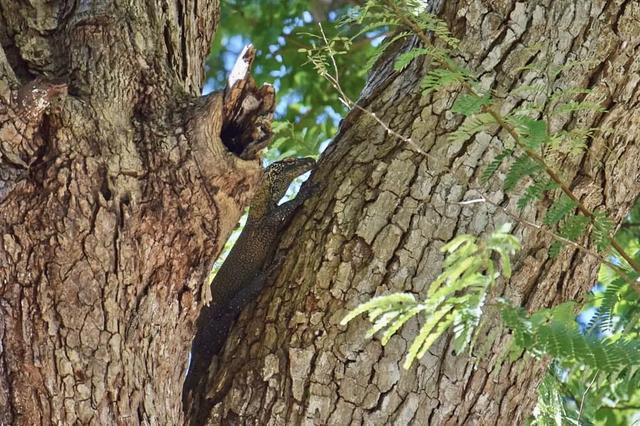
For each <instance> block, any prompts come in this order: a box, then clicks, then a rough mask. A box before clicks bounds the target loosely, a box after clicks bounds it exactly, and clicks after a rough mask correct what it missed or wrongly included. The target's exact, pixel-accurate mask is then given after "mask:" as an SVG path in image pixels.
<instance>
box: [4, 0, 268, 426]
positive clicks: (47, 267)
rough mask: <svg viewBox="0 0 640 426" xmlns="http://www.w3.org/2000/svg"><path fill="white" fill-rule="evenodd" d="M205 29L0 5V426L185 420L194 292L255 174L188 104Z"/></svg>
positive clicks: (76, 5) (205, 113) (158, 19)
mask: <svg viewBox="0 0 640 426" xmlns="http://www.w3.org/2000/svg"><path fill="white" fill-rule="evenodd" d="M217 22H218V2H217V1H196V0H184V1H166V0H156V1H154V0H147V1H133V0H115V1H105V0H102V1H90V2H89V1H80V2H77V1H58V2H32V1H26V0H25V1H22V0H19V1H15V0H0V424H5V425H6V424H11V425H35V424H100V425H107V424H123V425H124V424H126V425H133V424H160V425H168V424H180V423H181V422H182V416H183V414H182V407H181V398H180V393H181V389H182V380H183V378H184V373H185V368H186V360H187V357H188V352H189V347H190V341H191V337H192V336H193V322H194V320H195V318H196V315H197V313H198V310H199V306H200V300H201V297H200V293H201V289H202V283H203V282H204V281H205V278H206V277H207V274H208V271H209V266H210V263H211V261H212V260H213V259H214V257H215V256H216V255H217V254H218V252H219V251H220V249H221V247H222V246H223V245H224V241H225V240H226V238H227V237H228V234H229V233H230V231H231V230H232V228H233V226H234V225H235V223H236V222H237V220H238V218H239V215H240V213H241V211H242V210H243V208H244V206H245V205H246V204H247V202H248V200H249V198H250V196H251V193H252V191H253V186H254V184H255V183H256V182H257V180H258V179H259V176H260V173H261V171H260V164H259V162H258V161H256V160H255V159H254V160H251V161H244V160H240V159H238V157H236V156H235V155H232V154H231V153H229V152H228V151H227V150H226V149H225V147H224V146H223V143H222V141H221V140H220V136H219V135H220V131H221V126H222V125H223V118H222V115H223V113H222V96H221V95H220V94H215V95H211V96H209V97H206V98H204V99H199V94H200V90H201V89H200V88H201V84H202V81H203V77H204V74H203V73H204V69H203V62H204V58H205V57H206V55H207V54H208V51H209V43H210V38H211V36H212V33H213V30H214V28H215V26H216V25H217ZM65 82H66V83H65ZM67 92H68V93H67ZM65 93H67V95H66V97H65ZM60 97H62V98H63V99H59V98H60Z"/></svg>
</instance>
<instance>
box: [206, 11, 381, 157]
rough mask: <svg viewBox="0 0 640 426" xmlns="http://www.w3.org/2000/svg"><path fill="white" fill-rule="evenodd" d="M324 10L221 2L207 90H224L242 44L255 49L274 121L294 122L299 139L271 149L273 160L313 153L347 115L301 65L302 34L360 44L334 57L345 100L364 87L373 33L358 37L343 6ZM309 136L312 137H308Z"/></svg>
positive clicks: (327, 87) (258, 73)
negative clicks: (273, 101)
mask: <svg viewBox="0 0 640 426" xmlns="http://www.w3.org/2000/svg"><path fill="white" fill-rule="evenodd" d="M332 4H333V5H335V6H334V9H333V10H327V9H326V7H325V4H324V3H323V2H319V1H318V2H308V1H303V0H285V1H281V0H230V1H225V2H222V3H221V14H222V18H221V20H220V23H221V26H220V28H219V29H218V31H217V33H216V38H215V40H214V42H213V52H214V53H213V54H212V55H211V56H210V57H209V59H208V62H207V70H208V71H207V77H208V79H209V82H208V85H210V86H211V87H212V88H213V89H214V90H220V89H222V88H223V87H224V85H225V82H226V78H227V75H228V73H229V71H230V67H231V65H232V64H233V61H234V60H235V57H236V56H237V55H238V54H239V53H240V50H241V48H242V46H243V45H244V44H247V43H249V42H250V43H252V44H253V45H254V46H255V47H256V48H257V49H258V53H257V55H256V60H255V63H254V67H253V72H252V74H253V76H254V77H255V79H256V81H258V82H259V83H264V82H268V83H272V84H274V85H275V87H276V90H277V96H278V99H279V100H280V103H279V104H278V108H277V111H276V113H277V114H276V118H277V119H278V120H280V121H282V122H288V123H292V125H293V126H294V127H295V130H296V132H300V133H305V132H306V133H307V134H306V135H297V136H296V137H294V138H292V139H289V140H280V141H279V143H278V144H277V145H271V147H272V148H273V149H272V151H274V152H273V153H270V154H269V156H270V157H271V158H276V159H277V158H279V157H282V156H284V155H279V154H280V153H279V152H277V150H281V151H282V152H288V153H295V154H296V155H299V156H301V155H307V153H310V152H313V154H317V152H318V148H319V146H320V143H322V142H323V141H325V140H327V139H329V138H331V137H332V136H333V135H334V134H335V133H336V131H337V124H338V123H337V122H338V117H339V116H343V115H344V114H345V113H346V108H345V107H344V105H343V104H342V103H341V102H340V101H339V96H338V94H336V93H335V91H334V90H331V87H330V85H329V83H328V82H327V81H325V80H323V79H322V78H318V75H317V73H316V71H314V69H313V68H310V67H307V66H305V65H304V64H305V63H306V62H307V56H306V54H305V53H304V52H301V51H300V49H305V48H311V47H312V46H311V45H310V41H309V39H308V36H307V35H306V34H308V33H311V32H315V31H316V30H317V23H318V22H323V28H324V30H325V32H326V35H327V37H328V38H329V39H332V38H340V37H342V38H344V39H348V40H350V41H351V42H355V43H357V45H358V48H357V49H353V50H351V51H350V52H349V56H348V57H346V56H342V55H337V56H336V59H335V60H336V62H337V65H338V66H339V67H340V70H341V75H340V78H341V80H342V84H343V86H344V90H345V91H346V92H347V94H348V95H349V96H352V97H356V96H357V95H358V93H359V92H360V90H361V88H362V87H363V85H364V81H365V77H366V71H367V70H365V69H364V68H363V67H362V64H363V63H365V62H367V60H368V58H369V57H370V56H372V55H374V50H375V49H374V47H373V45H372V43H371V42H372V40H374V39H375V38H376V37H379V36H380V35H381V34H382V33H383V32H384V30H381V31H378V32H377V33H373V32H367V33H362V34H358V31H359V27H356V26H354V25H353V24H350V23H349V21H347V20H345V19H343V18H344V17H346V16H347V15H348V14H349V10H350V8H349V6H348V3H347V2H332ZM310 133H312V134H313V137H311V136H309V134H310Z"/></svg>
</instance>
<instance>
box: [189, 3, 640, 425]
mask: <svg viewBox="0 0 640 426" xmlns="http://www.w3.org/2000/svg"><path fill="white" fill-rule="evenodd" d="M436 3H443V4H444V6H443V7H442V8H441V9H440V10H439V14H440V16H442V17H443V18H444V19H445V20H446V21H447V22H448V23H449V25H450V27H451V28H452V29H453V31H454V32H455V34H456V35H457V36H458V37H460V38H461V39H462V48H461V50H462V51H463V52H465V54H463V55H461V56H460V57H459V58H458V59H459V60H460V61H464V62H466V63H467V64H468V65H469V66H470V68H471V69H474V70H475V71H476V72H477V73H478V74H479V75H480V76H481V80H482V82H483V84H485V85H486V86H487V87H491V88H492V89H494V90H495V91H496V92H497V93H508V92H509V91H510V90H511V89H512V88H514V87H517V86H519V85H521V84H531V83H545V84H551V85H552V87H553V88H556V89H566V88H568V87H575V86H577V87H583V88H590V89H592V90H593V93H592V94H590V95H588V96H589V97H588V98H589V99H593V100H600V101H602V105H603V106H604V107H605V108H607V111H606V112H602V113H599V112H589V113H580V114H573V115H571V116H569V117H559V118H554V120H553V126H554V128H556V129H560V128H565V129H567V130H568V129H572V128H574V127H575V126H580V127H583V128H590V127H599V128H600V129H601V131H599V132H598V133H596V136H594V137H593V138H590V139H588V141H587V142H588V148H587V150H586V151H585V152H584V153H583V154H581V155H579V156H578V157H566V158H564V159H562V160H561V161H560V163H559V164H560V167H561V172H562V174H563V177H564V178H565V181H566V182H568V183H569V184H570V187H571V188H572V190H573V191H575V193H576V194H578V195H579V196H580V198H581V199H582V200H583V202H584V203H585V204H586V205H587V206H588V207H589V208H597V207H604V208H606V209H607V210H608V212H609V213H610V215H611V217H612V218H613V219H614V220H615V222H616V223H619V221H620V220H621V219H622V218H623V216H624V215H625V212H626V211H627V209H628V208H629V207H630V206H631V205H632V203H633V201H634V199H635V198H636V196H637V195H638V192H639V188H640V186H639V185H638V184H637V179H638V173H639V168H640V163H639V162H638V158H639V155H640V152H639V151H640V145H639V144H638V143H637V142H636V140H637V138H638V132H639V129H638V123H639V122H640V109H639V108H638V107H637V106H638V102H640V89H639V88H638V82H639V81H640V78H639V77H638V75H640V74H639V73H640V62H638V61H637V57H638V54H639V46H640V26H638V19H639V17H640V5H639V3H638V2H635V1H628V0H627V1H598V0H594V1H586V2H585V1H578V0H563V1H552V0H545V1H542V0H538V1H530V2H515V1H507V0H499V1H491V2H488V1H487V2H485V1H476V0H458V1H447V2H436ZM535 44H539V48H538V49H535V48H532V47H533V46H534V45H535ZM395 54H397V52H396V53H395ZM395 54H394V55H395ZM391 56H393V55H391ZM392 59H393V58H387V59H386V60H381V61H380V62H379V63H378V64H377V66H376V67H375V69H374V71H373V73H372V75H371V77H370V80H369V82H368V84H367V87H366V88H365V91H364V93H363V96H362V98H361V101H360V103H361V105H363V106H365V107H366V108H368V109H370V110H371V111H372V112H374V113H375V114H376V115H377V116H378V117H380V118H381V119H382V120H383V121H384V122H385V123H387V124H388V125H389V126H390V127H391V128H392V129H394V130H395V131H397V132H399V133H401V134H403V135H405V136H410V137H411V138H413V140H415V141H417V142H418V143H419V145H420V147H421V148H422V149H423V150H425V151H427V152H428V153H429V154H430V155H431V156H432V157H430V158H428V159H427V158H424V157H423V156H421V155H420V154H418V153H417V152H416V151H415V150H414V149H413V148H412V147H411V146H409V145H407V144H406V143H403V142H401V141H399V140H398V139H396V138H394V137H392V136H390V135H388V134H387V133H386V132H385V131H384V129H383V128H382V127H381V126H380V125H378V124H377V123H376V121H375V120H374V119H373V118H372V117H371V116H370V115H368V114H366V113H362V112H360V111H357V110H355V111H352V112H351V114H350V115H349V116H348V117H347V118H346V119H345V121H344V122H343V123H342V126H341V130H340V133H339V135H338V136H337V137H336V138H335V140H334V141H333V143H332V145H331V146H330V148H328V149H327V151H326V152H325V153H324V154H323V156H322V158H321V160H320V162H319V165H318V167H317V169H316V171H315V172H314V174H313V176H312V178H311V179H312V180H313V181H314V182H315V183H317V184H319V185H320V188H321V189H320V191H319V193H318V195H317V196H315V197H313V198H312V199H311V200H309V201H308V202H307V203H306V204H305V207H304V209H302V210H301V211H300V212H299V214H298V215H297V217H296V218H295V219H294V221H293V222H292V224H291V226H290V227H289V229H288V231H287V232H286V234H284V236H283V238H282V240H281V243H280V248H279V251H278V254H277V255H276V258H275V260H274V262H273V265H272V267H273V269H272V272H271V275H270V280H269V283H270V284H269V285H267V288H266V289H265V291H264V292H263V293H262V295H261V296H260V298H259V300H258V301H257V302H256V303H255V306H251V307H250V309H245V311H244V312H243V314H242V315H241V317H240V319H239V321H238V323H237V324H236V326H235V327H234V329H233V331H232V332H231V335H230V337H229V339H228V341H227V344H226V347H225V351H224V353H223V354H222V355H221V357H220V360H219V365H220V367H216V366H215V365H214V366H212V368H211V369H210V377H209V378H208V380H209V388H210V392H209V394H208V395H207V397H208V404H203V405H202V409H203V410H207V411H206V412H205V413H204V415H205V416H208V419H209V422H210V423H211V424H235V423H243V424H301V423H303V424H336V425H343V424H398V425H405V424H416V425H425V424H431V425H440V424H465V425H473V424H505V425H512V424H522V423H523V422H524V420H525V419H526V417H527V416H528V415H529V414H530V413H531V410H532V408H533V406H534V404H535V402H536V395H537V393H536V387H537V385H538V383H539V381H540V379H541V377H542V375H543V370H544V368H545V366H544V363H542V362H537V361H533V360H532V359H531V358H527V357H525V356H523V357H522V358H521V359H518V360H516V361H514V362H512V361H511V360H509V359H508V357H506V354H505V351H506V349H507V345H508V342H509V341H510V335H509V332H508V331H507V330H505V329H504V328H503V327H502V326H501V325H500V322H499V321H498V320H497V319H496V318H488V319H487V321H488V322H487V323H486V324H487V325H486V327H484V328H483V329H482V331H481V336H480V338H479V341H478V350H477V351H476V353H475V357H474V358H471V357H468V356H454V355H453V354H452V348H451V345H450V343H451V340H450V338H443V339H440V341H439V342H438V343H437V344H436V345H435V346H434V347H433V348H432V349H431V350H430V351H429V353H428V354H427V355H426V356H425V357H424V358H423V359H421V360H420V362H419V363H417V365H414V366H413V367H412V368H411V369H410V370H408V371H404V370H403V369H402V367H401V364H402V361H403V356H404V354H405V352H406V350H407V345H408V344H409V343H410V342H411V340H412V339H413V337H414V336H415V335H416V332H417V330H418V323H417V322H414V323H413V324H412V325H410V326H407V327H405V328H404V329H403V330H402V332H401V334H400V335H397V336H395V337H393V338H392V339H391V341H390V342H389V344H388V345H387V346H385V347H382V346H381V345H380V342H379V341H378V340H376V339H373V340H367V339H365V338H364V334H365V332H366V330H367V328H368V323H367V322H366V321H365V319H361V320H360V321H354V322H353V323H351V324H350V325H349V326H348V327H342V326H340V325H339V322H340V320H341V319H342V318H343V317H344V315H345V314H346V312H347V310H348V309H350V308H352V307H354V306H355V305H356V304H358V303H359V302H362V301H365V300H368V299H369V298H371V297H373V296H374V295H378V294H384V293H388V292H392V291H410V292H414V293H416V294H418V295H424V293H425V289H426V286H427V285H428V283H429V282H430V281H431V280H432V279H434V278H435V277H436V276H437V274H438V273H439V272H440V269H441V261H442V254H441V253H440V252H439V250H438V249H439V248H440V247H441V246H442V245H443V244H444V243H445V242H447V241H448V240H450V239H451V238H452V237H454V236H455V235H457V234H460V233H472V234H476V235H478V234H483V233H485V232H488V231H490V230H492V229H494V228H495V227H496V226H497V225H499V224H501V223H504V222H506V221H511V220H510V219H509V218H508V217H506V216H505V214H504V213H502V212H501V211H500V210H496V209H495V208H493V207H491V206H490V205H487V204H469V205H461V204H459V203H458V202H459V201H461V200H465V199H471V198H477V194H476V193H475V192H474V191H473V190H470V187H472V186H476V185H477V184H478V179H479V173H480V171H481V170H482V169H483V166H484V165H486V164H487V163H488V162H489V161H491V160H492V159H493V157H494V156H495V154H496V153H497V152H499V151H500V150H501V149H502V147H503V146H504V145H505V144H506V143H507V141H508V137H507V136H506V135H505V134H504V132H498V133H496V134H486V133H481V134H479V135H477V136H476V137H475V138H474V139H473V140H470V141H468V142H467V143H464V144H451V143H450V142H448V141H447V134H448V133H450V132H451V131H453V130H455V129H456V127H457V126H459V125H460V122H461V120H460V119H459V118H458V117H456V116H454V115H453V114H451V113H449V112H447V109H448V108H450V106H451V104H452V102H453V99H454V98H455V93H452V92H447V93H436V94H433V95H428V96H423V95H421V91H420V88H419V82H420V79H421V76H423V75H424V73H425V71H426V70H427V69H428V67H429V66H428V64H425V63H418V62H414V63H413V64H412V65H411V66H410V67H409V68H408V69H406V70H405V71H403V72H402V73H396V72H394V71H393V68H392V62H393V61H392ZM569 61H582V62H580V63H579V64H576V66H574V67H570V68H568V69H565V70H564V71H563V72H561V73H559V75H557V76H555V75H553V73H552V72H551V70H552V67H554V66H558V65H563V64H566V63H568V62H569ZM530 63H543V64H544V66H545V67H546V69H547V71H549V72H548V73H546V77H540V76H539V75H538V74H537V73H535V72H533V71H531V70H526V69H519V67H522V66H524V65H527V64H530ZM549 79H550V80H549ZM536 100H537V101H539V102H546V99H542V98H540V97H538V98H537V99H536ZM515 106H517V105H516V102H515V101H514V99H513V98H511V97H507V99H506V100H505V101H504V102H503V103H502V112H503V113H508V112H509V111H511V110H512V109H513V108H514V107H515ZM451 170H452V171H451ZM501 177H504V174H503V173H502V175H500V174H499V176H498V178H495V179H494V180H493V182H492V183H491V185H490V186H489V187H488V190H487V191H488V192H489V193H490V194H491V198H492V200H493V201H494V202H496V203H499V204H500V205H501V206H504V207H505V208H507V209H508V210H510V211H513V212H516V211H517V210H516V208H515V201H516V199H517V197H514V196H513V195H512V194H504V193H503V192H502V191H501V190H500V188H501V182H499V181H500V180H501V179H500V178H501ZM542 204H544V203H542ZM543 207H544V206H541V205H538V206H529V207H527V209H526V210H525V212H524V217H525V218H526V219H528V220H534V221H537V222H541V220H542V216H541V215H542V214H543V211H544V209H543ZM515 232H516V234H517V235H518V236H520V237H521V239H522V241H523V245H524V247H523V250H522V252H521V253H520V254H519V255H518V256H517V258H516V259H515V270H514V276H513V278H512V279H511V280H510V281H509V282H507V283H504V284H502V285H501V286H499V288H497V289H495V294H494V295H492V296H504V297H507V298H508V299H510V300H512V301H513V302H515V303H517V304H522V305H523V306H525V307H526V308H527V309H530V310H535V309H538V308H541V307H545V306H551V305H554V304H557V303H560V302H563V301H567V300H572V299H580V298H581V297H582V295H583V294H584V293H585V291H587V290H588V289H589V288H590V287H591V286H592V285H593V284H594V280H595V276H596V271H597V266H598V265H597V261H596V260H595V259H593V258H592V257H589V256H588V255H585V254H584V253H583V252H579V251H575V250H569V249H566V250H565V251H563V252H562V253H561V255H560V256H559V257H557V258H555V259H551V258H550V257H549V256H548V253H547V248H548V245H549V243H550V240H549V238H547V237H546V236H545V235H544V234H542V233H540V232H538V231H535V230H532V229H530V228H528V229H526V228H523V227H522V226H516V230H515ZM209 410H210V411H209Z"/></svg>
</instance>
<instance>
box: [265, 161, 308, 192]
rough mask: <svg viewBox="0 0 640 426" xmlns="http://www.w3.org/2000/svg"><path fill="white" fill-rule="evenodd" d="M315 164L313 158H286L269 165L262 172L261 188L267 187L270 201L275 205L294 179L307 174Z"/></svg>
mask: <svg viewBox="0 0 640 426" xmlns="http://www.w3.org/2000/svg"><path fill="white" fill-rule="evenodd" d="M315 164H316V162H315V160H314V159H313V158H308V157H304V158H294V157H288V158H285V159H284V160H281V161H276V162H275V163H273V164H271V165H269V167H267V169H266V170H265V172H264V182H263V184H262V185H263V186H264V187H268V192H269V193H270V194H271V197H270V198H271V201H272V202H274V203H277V202H278V201H280V199H281V198H282V197H283V196H284V194H285V192H287V188H289V185H290V184H291V182H293V180H294V179H295V178H297V177H298V176H300V175H301V174H303V173H306V172H308V171H309V170H311V169H312V168H313V166H314V165H315Z"/></svg>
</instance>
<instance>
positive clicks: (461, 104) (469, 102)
mask: <svg viewBox="0 0 640 426" xmlns="http://www.w3.org/2000/svg"><path fill="white" fill-rule="evenodd" d="M491 102H492V100H491V96H490V95H489V94H485V95H484V96H477V95H474V94H468V93H463V94H461V95H458V97H457V98H456V101H455V102H454V103H453V106H452V107H451V111H452V112H455V113H457V114H462V115H465V116H467V117H468V116H470V115H473V114H477V113H479V112H480V110H481V109H482V107H483V106H485V105H491Z"/></svg>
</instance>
